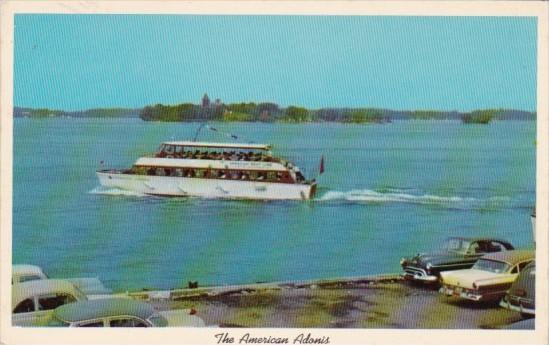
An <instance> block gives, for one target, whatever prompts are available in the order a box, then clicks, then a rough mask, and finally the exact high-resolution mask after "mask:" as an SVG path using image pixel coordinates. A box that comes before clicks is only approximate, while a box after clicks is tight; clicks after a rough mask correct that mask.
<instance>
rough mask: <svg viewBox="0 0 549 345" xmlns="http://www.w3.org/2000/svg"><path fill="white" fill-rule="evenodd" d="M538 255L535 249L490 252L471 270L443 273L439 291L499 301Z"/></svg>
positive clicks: (481, 299)
mask: <svg viewBox="0 0 549 345" xmlns="http://www.w3.org/2000/svg"><path fill="white" fill-rule="evenodd" d="M534 258H535V253H534V251H533V250H511V251H507V252H499V253H491V254H486V255H484V256H483V257H482V258H480V259H479V260H478V261H477V262H476V263H475V264H474V265H473V267H471V268H470V269H466V270H457V271H450V272H441V273H440V277H441V285H442V287H441V288H440V290H439V291H440V292H441V293H442V294H445V295H447V296H455V297H460V298H463V299H468V300H472V301H494V300H499V299H501V298H502V297H503V296H505V292H506V291H507V290H508V289H509V288H510V287H511V284H513V282H514V281H515V279H516V278H517V276H518V274H519V273H520V272H521V271H522V270H523V269H524V268H525V267H526V265H528V264H529V263H531V262H532V261H533V260H534Z"/></svg>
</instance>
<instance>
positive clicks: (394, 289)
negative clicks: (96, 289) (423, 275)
mask: <svg viewBox="0 0 549 345" xmlns="http://www.w3.org/2000/svg"><path fill="white" fill-rule="evenodd" d="M183 307H185V308H189V307H194V308H196V309H197V310H198V315H199V316H201V317H202V318H203V319H204V320H205V321H206V323H207V324H210V325H221V326H226V327H311V328H314V327H319V328H326V327H337V328H440V329H452V328H455V329H479V328H482V329H491V328H500V327H504V326H506V325H509V324H511V323H513V322H516V321H519V320H521V316H520V315H519V314H518V313H515V312H512V311H509V310H506V309H503V308H501V307H499V306H498V305H497V303H496V304H494V303H492V304H477V303H474V302H469V301H459V300H455V299H451V298H450V299H448V298H447V297H444V296H442V295H440V294H439V293H438V291H437V290H436V289H433V288H428V287H424V286H418V285H415V284H410V283H406V282H404V281H400V280H392V281H388V282H372V281H369V282H359V281H357V282H346V283H345V282H340V283H333V284H319V285H315V284H313V285H307V286H298V287H297V286H269V287H265V288H257V289H244V290H235V291H232V292H231V291H227V292H225V293H222V294H217V295H203V296H195V297H184V298H182V299H180V300H178V301H173V302H170V305H169V308H183Z"/></svg>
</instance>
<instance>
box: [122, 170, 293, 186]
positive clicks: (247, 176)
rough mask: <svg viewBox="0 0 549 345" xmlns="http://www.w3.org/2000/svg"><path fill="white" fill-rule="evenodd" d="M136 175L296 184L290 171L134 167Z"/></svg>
mask: <svg viewBox="0 0 549 345" xmlns="http://www.w3.org/2000/svg"><path fill="white" fill-rule="evenodd" d="M132 172H133V173H135V174H139V173H142V174H145V173H146V174H147V175H150V176H174V177H187V178H218V179H227V180H242V181H262V182H280V183H294V182H295V181H294V179H293V178H292V176H291V175H290V173H289V172H288V171H257V170H225V169H223V170H221V169H200V168H164V167H134V168H132Z"/></svg>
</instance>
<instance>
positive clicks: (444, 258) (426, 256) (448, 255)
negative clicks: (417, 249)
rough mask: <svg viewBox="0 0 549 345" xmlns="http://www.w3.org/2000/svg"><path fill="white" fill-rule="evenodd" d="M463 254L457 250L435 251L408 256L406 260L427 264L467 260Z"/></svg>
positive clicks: (415, 263) (410, 263) (413, 263)
mask: <svg viewBox="0 0 549 345" xmlns="http://www.w3.org/2000/svg"><path fill="white" fill-rule="evenodd" d="M465 259H466V258H465V256H464V255H463V254H458V253H455V252H434V253H420V254H417V255H415V256H413V257H411V258H407V259H406V262H407V263H408V264H409V265H419V266H425V265H427V264H428V263H430V264H431V265H438V264H451V263H458V262H462V261H465Z"/></svg>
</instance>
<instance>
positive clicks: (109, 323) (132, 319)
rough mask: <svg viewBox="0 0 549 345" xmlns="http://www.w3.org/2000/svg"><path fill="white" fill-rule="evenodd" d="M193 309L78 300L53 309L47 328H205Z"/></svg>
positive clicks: (115, 300)
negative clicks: (167, 308) (164, 309)
mask: <svg viewBox="0 0 549 345" xmlns="http://www.w3.org/2000/svg"><path fill="white" fill-rule="evenodd" d="M193 314H194V310H191V311H189V310H169V311H155V310H154V308H153V307H152V306H151V305H150V304H148V303H145V302H142V301H136V300H132V299H126V298H109V299H97V300H87V301H79V302H76V303H71V304H66V305H63V306H60V307H59V308H57V309H55V311H54V312H53V317H52V319H51V320H50V322H49V323H48V326H57V327H205V323H204V320H202V319H201V318H200V317H198V316H197V315H193Z"/></svg>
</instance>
